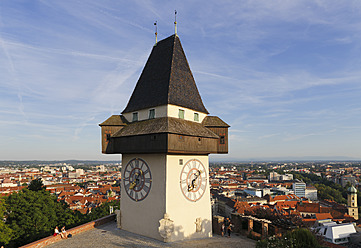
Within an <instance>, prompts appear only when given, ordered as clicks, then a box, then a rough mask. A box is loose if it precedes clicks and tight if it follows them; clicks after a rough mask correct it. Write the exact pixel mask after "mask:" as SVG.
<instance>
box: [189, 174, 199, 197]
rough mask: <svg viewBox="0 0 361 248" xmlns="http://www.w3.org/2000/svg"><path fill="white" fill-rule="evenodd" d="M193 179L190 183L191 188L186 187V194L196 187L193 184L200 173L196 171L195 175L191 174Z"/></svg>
mask: <svg viewBox="0 0 361 248" xmlns="http://www.w3.org/2000/svg"><path fill="white" fill-rule="evenodd" d="M193 175H194V176H195V177H194V178H193V180H192V182H191V185H192V186H189V185H188V192H189V191H191V190H192V189H194V188H195V187H196V185H194V184H195V181H196V180H197V178H198V177H199V176H200V175H201V172H200V171H197V172H196V173H194V174H193Z"/></svg>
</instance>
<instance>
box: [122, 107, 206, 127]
mask: <svg viewBox="0 0 361 248" xmlns="http://www.w3.org/2000/svg"><path fill="white" fill-rule="evenodd" d="M150 110H154V113H155V115H154V118H160V117H174V118H179V110H183V111H184V119H185V120H187V121H194V122H198V123H201V122H202V121H203V119H204V118H205V117H206V116H207V114H205V113H202V112H197V111H194V110H193V109H189V108H184V107H180V106H177V105H173V104H167V105H162V106H157V107H154V108H149V109H141V110H137V111H134V112H129V113H124V114H123V116H124V117H125V118H126V119H127V121H129V122H133V113H137V116H138V120H137V121H144V120H148V119H149V111H150ZM195 114H198V117H199V119H198V121H196V120H195Z"/></svg>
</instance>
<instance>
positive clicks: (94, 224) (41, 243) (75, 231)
mask: <svg viewBox="0 0 361 248" xmlns="http://www.w3.org/2000/svg"><path fill="white" fill-rule="evenodd" d="M114 220H115V214H111V215H108V216H105V217H103V218H100V219H97V220H94V221H91V222H88V223H85V224H83V225H80V226H77V227H74V228H72V229H69V230H67V233H68V234H69V233H71V235H73V236H74V235H77V234H79V233H82V232H85V231H88V230H90V229H93V228H94V227H97V226H100V225H104V224H105V223H108V222H111V221H114ZM60 240H61V237H60V235H58V236H50V237H46V238H43V239H40V240H37V241H34V242H32V243H30V244H27V245H24V246H21V248H30V247H31V248H40V247H45V246H47V245H50V244H52V243H55V242H58V241H60Z"/></svg>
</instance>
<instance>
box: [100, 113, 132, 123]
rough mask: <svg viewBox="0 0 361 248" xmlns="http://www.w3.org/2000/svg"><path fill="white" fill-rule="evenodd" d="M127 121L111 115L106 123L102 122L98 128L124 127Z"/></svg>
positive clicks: (120, 116)
mask: <svg viewBox="0 0 361 248" xmlns="http://www.w3.org/2000/svg"><path fill="white" fill-rule="evenodd" d="M127 124H128V121H127V120H126V119H125V118H124V116H122V115H112V116H110V117H109V118H108V119H107V120H106V121H103V122H102V123H100V124H99V126H125V125H127Z"/></svg>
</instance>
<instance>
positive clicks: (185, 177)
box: [180, 159, 207, 202]
mask: <svg viewBox="0 0 361 248" xmlns="http://www.w3.org/2000/svg"><path fill="white" fill-rule="evenodd" d="M206 185H207V172H206V169H205V168H204V165H203V164H202V163H201V162H200V161H199V160H197V159H191V160H189V161H188V162H187V163H186V164H185V165H184V166H183V169H182V172H181V174H180V187H181V190H182V193H183V195H184V196H185V198H187V199H188V200H190V201H193V202H195V201H198V200H199V199H201V197H202V196H203V194H204V191H205V190H206Z"/></svg>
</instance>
